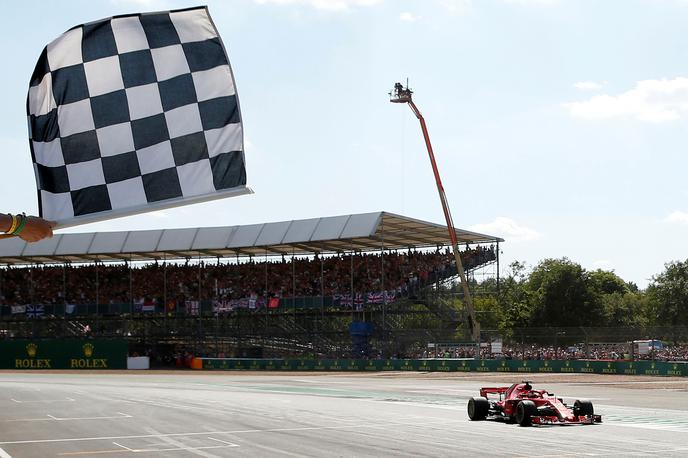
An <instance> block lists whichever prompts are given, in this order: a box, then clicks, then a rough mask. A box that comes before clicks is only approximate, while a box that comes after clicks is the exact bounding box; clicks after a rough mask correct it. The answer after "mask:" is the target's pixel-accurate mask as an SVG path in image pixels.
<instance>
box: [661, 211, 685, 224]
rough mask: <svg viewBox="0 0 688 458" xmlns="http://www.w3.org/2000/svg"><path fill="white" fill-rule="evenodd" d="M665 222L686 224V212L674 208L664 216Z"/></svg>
mask: <svg viewBox="0 0 688 458" xmlns="http://www.w3.org/2000/svg"><path fill="white" fill-rule="evenodd" d="M664 222H665V223H678V224H688V212H682V211H680V210H676V211H674V212H672V213H671V214H670V215H669V216H667V217H666V218H664Z"/></svg>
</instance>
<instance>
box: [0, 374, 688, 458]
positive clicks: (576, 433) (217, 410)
mask: <svg viewBox="0 0 688 458" xmlns="http://www.w3.org/2000/svg"><path fill="white" fill-rule="evenodd" d="M522 378H523V376H522V374H484V373H481V374H475V373H472V374H421V373H412V374H409V373H387V372H385V373H377V374H368V373H367V374H331V373H330V374H323V373H318V374H312V373H311V374H308V373H262V372H261V373H238V372H215V373H208V372H157V371H148V372H144V373H138V372H137V373H132V372H124V371H123V372H119V373H95V372H91V373H74V372H51V373H45V372H31V373H27V372H6V371H0V458H7V457H15V458H17V457H19V458H23V457H27V458H28V457H37V458H38V457H40V458H43V457H104V456H106V457H107V456H112V457H125V456H132V455H139V456H153V457H155V456H161V457H162V456H170V457H190V456H203V457H234V456H251V457H264V456H276V457H283V456H288V457H302V456H307V457H323V456H345V457H350V456H357V457H358V456H379V457H382V456H414V457H418V456H438V457H439V456H443V457H444V456H446V457H449V456H451V457H457V456H539V457H554V456H663V457H664V456H688V380H686V379H685V378H684V379H679V378H659V377H630V376H629V377H615V376H602V375H584V374H580V375H573V374H566V375H561V374H551V375H550V374H543V375H540V374H532V375H531V376H530V377H529V378H530V379H531V380H532V381H533V384H534V386H535V387H536V388H545V389H548V390H549V391H551V392H554V393H556V394H557V396H559V397H563V398H564V400H565V401H566V402H569V401H570V402H572V401H573V400H575V399H578V398H587V399H590V400H591V401H592V402H593V403H594V405H595V412H596V413H599V414H601V415H602V419H603V422H604V423H602V424H598V425H591V426H538V427H530V428H523V427H519V426H518V425H514V424H505V423H500V422H494V421H483V422H471V421H469V420H468V418H467V415H466V403H467V400H468V398H470V397H471V396H477V395H478V390H479V388H480V387H481V386H501V385H507V384H509V383H512V382H516V381H520V380H521V379H522Z"/></svg>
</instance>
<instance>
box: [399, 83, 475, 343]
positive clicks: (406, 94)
mask: <svg viewBox="0 0 688 458" xmlns="http://www.w3.org/2000/svg"><path fill="white" fill-rule="evenodd" d="M411 94H413V91H411V90H410V89H409V88H408V85H407V87H406V88H404V86H403V85H402V84H401V83H396V84H395V85H394V90H393V92H392V93H390V101H391V102H393V103H408V105H409V107H410V108H411V111H413V114H414V115H416V118H418V121H419V122H420V128H421V130H422V131H423V138H424V139H425V146H426V147H427V149H428V156H429V157H430V165H432V172H433V174H434V175H435V183H436V184H437V192H438V193H439V195H440V202H441V203H442V211H443V212H444V219H445V220H446V221H447V231H448V232H449V240H450V241H451V245H452V251H453V252H454V260H455V261H456V270H457V271H458V273H459V277H460V278H461V286H462V287H463V297H464V301H465V303H466V310H467V311H468V326H469V329H470V331H471V336H472V337H473V340H474V341H475V342H480V323H479V322H478V319H477V317H476V313H475V307H473V300H472V299H471V292H470V290H469V288H468V282H467V281H466V271H465V270H464V268H463V263H462V262H461V256H460V254H459V241H458V238H457V236H456V229H455V228H454V221H453V220H452V216H451V211H450V210H449V203H448V202H447V195H446V194H445V192H444V186H442V179H441V178H440V172H439V169H438V167H437V162H436V161H435V153H434V152H433V150H432V144H431V143H430V135H429V134H428V127H427V125H426V124H425V118H423V115H422V114H421V112H420V110H419V109H418V107H417V106H416V104H415V103H413V99H412V98H411Z"/></svg>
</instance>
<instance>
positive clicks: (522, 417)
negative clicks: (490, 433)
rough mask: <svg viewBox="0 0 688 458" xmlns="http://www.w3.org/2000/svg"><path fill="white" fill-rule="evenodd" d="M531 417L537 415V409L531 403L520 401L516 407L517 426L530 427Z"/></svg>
mask: <svg viewBox="0 0 688 458" xmlns="http://www.w3.org/2000/svg"><path fill="white" fill-rule="evenodd" d="M533 415H537V407H536V406H535V403H534V402H533V401H521V402H519V403H518V405H517V406H516V422H517V423H518V424H519V425H521V426H530V425H532V424H533Z"/></svg>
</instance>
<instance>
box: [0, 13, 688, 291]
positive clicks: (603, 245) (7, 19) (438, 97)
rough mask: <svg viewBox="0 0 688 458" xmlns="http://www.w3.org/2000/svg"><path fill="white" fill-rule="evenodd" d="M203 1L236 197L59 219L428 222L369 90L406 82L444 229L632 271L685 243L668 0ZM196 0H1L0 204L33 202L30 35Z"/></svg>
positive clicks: (679, 44)
mask: <svg viewBox="0 0 688 458" xmlns="http://www.w3.org/2000/svg"><path fill="white" fill-rule="evenodd" d="M207 4H208V7H209V10H210V13H211V15H212V17H213V20H214V22H215V23H216V25H217V28H218V29H219V32H220V35H221V36H222V38H223V40H224V42H225V45H226V47H227V50H228V53H229V58H230V62H231V65H232V68H233V71H234V74H235V78H236V85H237V91H238V96H239V99H240V101H241V109H242V116H243V121H244V129H245V135H246V148H245V150H246V162H247V177H248V185H249V186H250V187H251V188H252V189H253V190H254V192H255V193H254V194H252V195H247V196H240V197H235V198H230V199H224V200H220V201H215V202H209V203H203V204H196V205H191V206H187V207H182V208H177V209H171V210H165V211H159V212H154V213H149V214H144V215H137V216H132V217H127V218H120V219H115V220H110V221H104V222H100V223H94V224H88V225H82V226H79V227H74V228H69V229H65V230H64V231H65V232H91V231H113V230H139V229H157V228H176V227H198V226H220V225H237V224H251V223H262V222H272V221H284V220H291V219H300V218H311V217H320V216H331V215H341V214H349V213H364V212H373V211H381V210H383V211H389V212H394V213H399V214H403V215H406V216H410V217H414V218H419V219H423V220H427V221H433V222H437V223H442V222H443V215H442V210H441V206H440V203H439V200H438V197H437V190H436V188H435V183H434V179H433V175H432V171H431V168H430V164H429V161H428V158H427V153H426V150H425V146H424V144H423V139H422V135H421V131H420V128H419V125H418V122H417V120H416V119H415V117H414V116H413V114H412V113H411V111H410V110H409V109H408V107H406V106H404V105H398V104H391V103H389V101H388V100H389V98H388V95H387V94H388V92H389V90H390V89H391V88H392V86H393V84H394V83H395V82H397V81H404V82H405V81H406V78H408V80H409V82H410V87H411V88H412V89H413V90H414V101H415V102H416V104H417V105H418V107H419V108H420V110H421V111H422V112H423V114H424V116H425V119H426V122H427V123H428V127H429V131H430V136H431V139H432V143H433V147H434V150H435V154H436V157H437V162H438V165H439V167H440V174H441V176H442V179H443V182H444V186H445V190H446V193H447V197H448V200H449V204H450V206H451V210H452V213H453V217H454V222H455V224H456V226H457V227H460V228H465V229H471V230H475V231H480V232H484V233H488V234H492V235H497V236H501V237H503V238H504V239H505V240H506V241H505V243H503V244H502V246H501V248H502V250H503V251H502V257H501V259H502V265H503V266H506V265H508V264H509V263H510V262H512V261H514V260H519V261H524V262H526V263H527V265H528V266H530V267H532V266H534V265H536V264H537V263H538V262H539V261H540V260H542V259H544V258H560V257H564V256H566V257H568V258H570V259H571V260H573V261H576V262H578V263H580V264H582V265H583V267H585V268H586V269H597V268H602V269H607V270H613V271H615V272H616V273H617V274H618V275H619V276H621V277H622V278H623V279H625V280H627V281H633V282H635V283H637V284H638V285H639V286H641V287H645V286H647V284H648V282H649V281H650V280H651V278H652V276H653V275H656V274H658V273H660V272H661V271H662V270H663V268H664V264H665V263H667V262H670V261H674V260H685V259H686V258H688V237H687V232H688V184H687V183H688V180H686V174H687V172H688V155H686V152H687V151H686V146H687V143H688V142H687V141H686V138H685V137H686V132H687V129H686V127H688V35H687V34H686V33H685V24H686V23H688V1H687V0H607V1H604V2H602V1H594V0H416V1H413V0H223V1H212V0H208V2H207ZM196 5H197V3H193V2H189V1H177V0H100V1H92V0H89V1H87V0H84V1H76V0H75V1H70V0H62V1H60V2H52V1H51V2H47V1H38V0H25V1H22V2H8V3H7V4H5V5H4V7H3V15H2V17H0V55H2V57H3V62H4V65H5V68H4V69H3V70H2V71H0V87H1V88H2V96H3V103H2V104H0V148H2V154H3V158H2V161H1V162H0V164H2V167H3V172H2V180H1V184H0V186H1V188H0V189H1V190H2V192H0V209H1V211H4V212H13V213H14V212H21V211H26V212H27V214H28V213H31V214H36V213H37V211H38V205H37V201H36V191H35V188H36V184H35V178H34V174H33V168H32V164H31V157H30V152H29V146H28V140H27V135H28V134H27V128H26V117H25V100H26V93H27V90H28V81H29V78H30V75H31V73H32V71H33V67H34V65H35V63H36V60H37V59H38V56H39V54H40V53H41V51H42V49H43V47H44V46H45V45H46V44H47V43H48V42H50V41H52V40H53V39H55V38H56V37H57V36H59V35H60V34H61V33H63V32H64V31H66V30H67V29H69V28H71V27H72V26H74V25H77V24H81V23H84V22H89V21H93V20H97V19H101V18H105V17H109V16H112V15H116V14H124V13H133V12H145V11H157V10H166V9H174V8H184V7H190V6H196ZM504 273H506V272H504Z"/></svg>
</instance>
